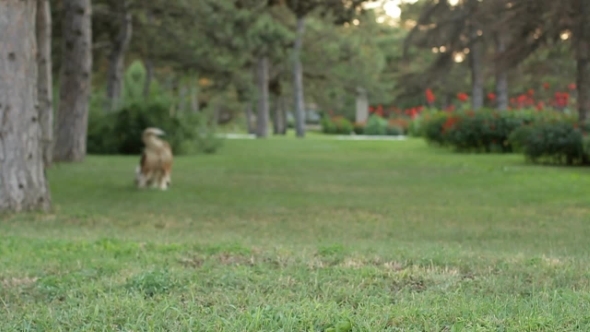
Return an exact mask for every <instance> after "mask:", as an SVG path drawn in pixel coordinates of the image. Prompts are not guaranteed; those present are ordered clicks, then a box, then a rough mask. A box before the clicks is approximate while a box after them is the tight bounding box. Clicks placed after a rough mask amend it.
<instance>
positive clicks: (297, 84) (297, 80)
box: [293, 17, 305, 137]
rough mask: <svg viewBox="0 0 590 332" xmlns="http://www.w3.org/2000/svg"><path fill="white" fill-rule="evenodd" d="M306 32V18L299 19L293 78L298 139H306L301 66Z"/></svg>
mask: <svg viewBox="0 0 590 332" xmlns="http://www.w3.org/2000/svg"><path fill="white" fill-rule="evenodd" d="M304 32H305V18H304V17H298V18H297V37H296V39H295V48H294V52H293V62H294V63H293V78H294V82H293V83H294V84H293V87H294V89H295V132H296V135H297V137H305V98H304V95H303V66H302V64H301V49H302V46H303V33H304Z"/></svg>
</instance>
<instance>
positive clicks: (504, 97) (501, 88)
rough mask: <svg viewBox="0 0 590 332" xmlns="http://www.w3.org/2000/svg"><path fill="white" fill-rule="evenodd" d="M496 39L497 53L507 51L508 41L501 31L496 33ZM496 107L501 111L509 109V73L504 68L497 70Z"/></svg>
mask: <svg viewBox="0 0 590 332" xmlns="http://www.w3.org/2000/svg"><path fill="white" fill-rule="evenodd" d="M495 41H496V53H497V54H498V55H500V54H502V53H504V52H506V41H505V40H504V37H503V36H502V34H501V33H497V34H496V35H495ZM496 107H497V109H498V110H501V111H505V110H507V109H508V74H507V73H506V71H505V70H503V69H502V70H500V69H499V70H497V71H496Z"/></svg>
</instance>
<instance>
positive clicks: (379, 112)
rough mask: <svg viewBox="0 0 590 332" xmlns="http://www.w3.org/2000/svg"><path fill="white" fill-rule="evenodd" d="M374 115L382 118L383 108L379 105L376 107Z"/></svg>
mask: <svg viewBox="0 0 590 332" xmlns="http://www.w3.org/2000/svg"><path fill="white" fill-rule="evenodd" d="M375 114H377V115H379V116H383V106H381V105H379V106H377V109H376V110H375Z"/></svg>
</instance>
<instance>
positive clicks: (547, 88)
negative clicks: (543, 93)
mask: <svg viewBox="0 0 590 332" xmlns="http://www.w3.org/2000/svg"><path fill="white" fill-rule="evenodd" d="M549 87H550V85H549V83H547V82H545V83H543V89H545V90H549Z"/></svg>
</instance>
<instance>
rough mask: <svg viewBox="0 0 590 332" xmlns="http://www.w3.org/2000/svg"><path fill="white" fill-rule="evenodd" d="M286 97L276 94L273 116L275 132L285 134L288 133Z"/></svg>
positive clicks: (275, 133)
mask: <svg viewBox="0 0 590 332" xmlns="http://www.w3.org/2000/svg"><path fill="white" fill-rule="evenodd" d="M284 109H285V108H284V97H283V96H280V95H279V96H276V98H275V103H274V117H273V134H274V135H284V134H285V133H286V124H287V121H286V119H285V115H286V114H285V111H284Z"/></svg>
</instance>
